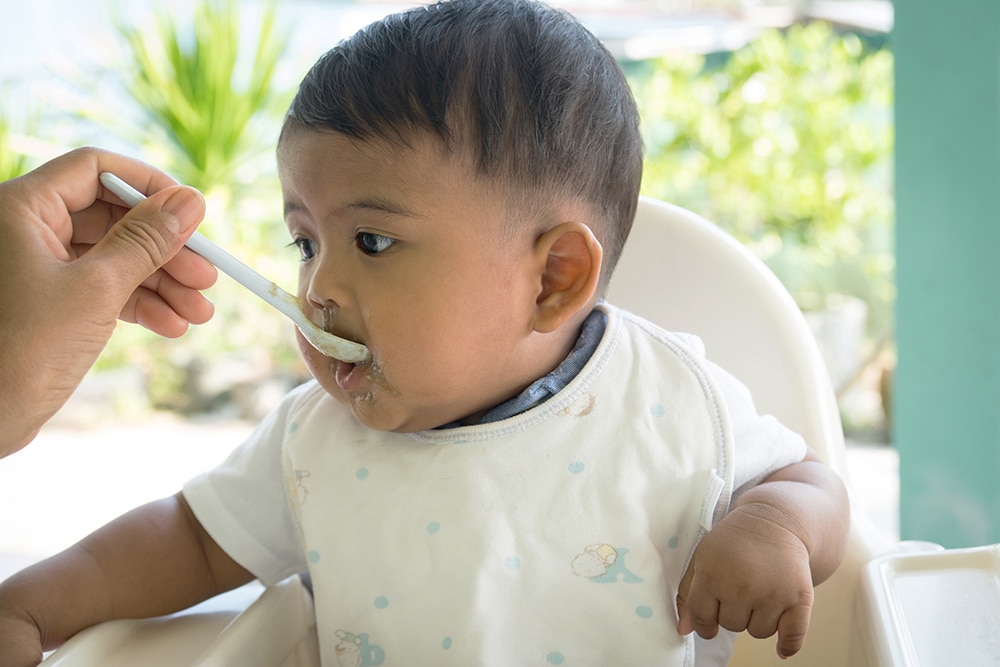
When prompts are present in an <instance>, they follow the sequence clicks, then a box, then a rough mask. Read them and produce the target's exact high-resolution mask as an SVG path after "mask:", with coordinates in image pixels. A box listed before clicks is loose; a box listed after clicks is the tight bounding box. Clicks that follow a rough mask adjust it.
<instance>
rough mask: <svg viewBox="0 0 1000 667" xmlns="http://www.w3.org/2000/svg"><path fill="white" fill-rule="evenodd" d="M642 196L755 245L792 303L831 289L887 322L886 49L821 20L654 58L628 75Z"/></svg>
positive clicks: (817, 303) (890, 294)
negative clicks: (725, 53)
mask: <svg viewBox="0 0 1000 667" xmlns="http://www.w3.org/2000/svg"><path fill="white" fill-rule="evenodd" d="M633 85H634V87H635V90H636V93H637V98H638V100H639V104H640V111H641V113H642V117H643V121H644V133H645V140H646V147H647V155H646V170H645V177H644V181H643V191H644V192H645V193H646V194H649V195H652V196H656V197H660V198H663V199H667V200H669V201H673V202H675V203H678V204H680V205H682V206H685V207H687V208H690V209H692V210H694V211H697V212H698V213H700V214H702V215H704V216H706V217H707V218H709V219H711V220H714V221H715V222H717V223H718V224H719V225H720V226H722V227H723V228H725V229H726V230H727V231H729V232H731V233H732V234H734V235H735V236H736V237H737V238H739V239H741V240H742V241H744V242H745V243H747V244H748V245H749V246H750V247H751V248H752V249H754V250H755V251H756V252H757V253H758V254H759V255H760V256H761V257H762V258H763V259H764V260H765V261H766V262H767V263H768V264H769V265H770V266H771V268H772V269H773V270H774V271H775V273H777V274H778V276H779V278H781V279H782V281H783V282H784V283H785V284H786V286H788V287H789V289H790V290H791V291H792V293H793V295H794V296H795V297H796V299H797V300H798V301H799V303H800V305H801V306H803V307H804V308H810V307H822V306H823V305H824V302H825V301H826V300H827V298H828V297H829V296H830V295H832V294H835V293H843V294H850V295H854V296H857V297H859V298H861V299H863V300H864V301H865V302H866V303H867V304H868V305H869V312H870V322H871V325H872V328H873V330H874V333H875V334H876V335H881V334H882V333H884V332H885V331H887V330H888V329H889V327H890V326H891V324H890V322H889V320H890V317H889V314H890V312H891V305H892V303H893V300H894V297H895V288H894V284H893V277H892V274H893V267H894V263H893V254H892V217H893V204H892V194H891V183H890V181H891V156H892V124H891V104H892V56H891V53H890V52H888V51H887V50H877V51H869V50H866V48H865V46H864V44H863V42H862V41H861V40H860V39H859V38H858V36H856V35H854V34H838V33H836V32H835V31H834V30H832V29H831V28H830V26H828V25H826V24H824V23H813V24H810V25H807V26H801V25H797V26H793V27H792V28H790V29H789V30H787V31H777V30H771V31H767V32H764V33H763V34H762V35H761V36H760V37H759V38H758V39H756V40H755V41H754V42H752V43H751V44H749V45H748V46H747V47H745V48H743V49H740V50H739V51H736V52H735V53H733V54H731V56H730V57H728V58H726V59H725V60H724V61H723V62H722V64H721V65H719V66H716V67H709V66H706V62H705V60H704V59H703V58H700V57H683V58H671V59H669V60H668V59H663V60H660V61H657V62H655V63H653V64H652V65H651V66H650V67H649V68H647V69H646V70H645V71H643V72H641V73H639V74H636V75H635V76H633Z"/></svg>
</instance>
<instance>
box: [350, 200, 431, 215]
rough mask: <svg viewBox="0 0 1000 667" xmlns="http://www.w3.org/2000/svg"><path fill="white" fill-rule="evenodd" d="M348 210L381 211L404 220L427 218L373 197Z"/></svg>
mask: <svg viewBox="0 0 1000 667" xmlns="http://www.w3.org/2000/svg"><path fill="white" fill-rule="evenodd" d="M348 208H353V209H368V210H372V211H381V212H383V213H390V214H392V215H398V216H401V217H404V218H426V217H427V216H425V215H422V214H420V213H416V212H415V211H412V210H410V209H408V208H406V207H405V206H402V205H400V204H398V203H397V202H394V201H392V200H391V199H386V198H385V197H379V196H377V195H376V196H373V197H365V198H363V199H359V200H358V201H356V202H354V203H353V204H351V205H350V206H349V207H348Z"/></svg>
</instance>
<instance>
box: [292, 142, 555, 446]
mask: <svg viewBox="0 0 1000 667" xmlns="http://www.w3.org/2000/svg"><path fill="white" fill-rule="evenodd" d="M278 167H279V174H280V177H281V186H282V192H283V196H284V202H285V221H286V223H287V224H288V229H289V231H290V232H291V235H292V238H293V240H294V241H295V243H296V244H297V245H298V246H299V249H300V250H301V252H302V267H301V271H300V277H299V295H300V296H301V297H302V299H303V302H304V307H305V310H306V313H307V314H308V315H310V317H311V318H312V319H313V321H315V322H316V323H317V324H320V325H323V324H324V322H326V323H327V325H328V327H329V329H330V330H331V331H332V332H333V333H335V334H336V335H338V336H342V337H344V338H348V339H351V340H355V341H358V342H361V343H363V344H365V345H367V346H368V348H369V350H371V353H372V357H373V360H372V362H371V363H366V364H362V365H357V366H355V365H353V364H348V363H345V362H341V361H336V360H334V359H329V358H327V357H324V356H323V355H321V354H320V353H319V352H317V351H316V350H315V349H313V347H312V346H311V345H309V344H308V343H307V342H305V341H304V340H302V339H301V337H300V340H299V347H300V349H301V351H302V354H303V356H304V357H305V360H306V363H307V365H308V366H309V369H310V371H311V372H312V374H313V375H314V376H315V377H316V379H317V380H318V381H319V383H320V384H321V385H322V386H323V387H324V388H325V389H326V390H327V391H328V392H329V393H330V394H332V395H333V396H334V397H335V398H336V399H337V400H339V401H340V402H342V403H343V404H345V405H346V406H348V407H349V408H350V409H351V410H352V411H353V413H354V415H355V417H356V418H357V419H358V420H359V421H360V422H362V423H363V424H365V425H367V426H369V427H371V428H375V429H379V430H388V431H401V432H405V431H416V430H422V429H427V428H433V427H436V426H440V425H442V424H445V423H448V422H451V421H455V420H459V419H465V418H468V417H470V416H473V415H476V414H478V413H481V412H483V411H485V410H487V409H489V408H490V407H492V406H493V405H495V404H497V403H499V402H502V401H503V400H505V399H507V398H509V397H511V396H513V395H515V394H516V393H518V392H519V391H520V390H521V389H523V388H524V387H525V386H527V385H528V384H529V383H530V382H531V381H532V380H534V379H535V376H536V375H538V368H537V367H533V366H537V363H538V362H537V359H532V354H531V350H532V346H533V343H534V342H536V339H537V336H538V335H539V334H536V333H534V332H533V329H532V316H533V314H534V309H533V306H534V304H535V300H536V298H537V296H538V293H539V291H540V289H541V278H540V274H539V273H538V272H539V271H540V269H541V268H543V267H544V258H543V259H542V260H541V264H542V266H539V259H538V257H537V256H536V255H537V253H534V252H533V249H534V245H535V244H534V238H533V234H531V233H527V232H526V233H522V234H519V235H517V240H514V241H511V240H510V238H509V237H507V238H506V240H504V239H505V236H504V235H503V233H502V232H501V230H502V229H503V227H504V225H505V223H506V220H505V213H504V210H503V208H502V207H501V205H500V201H499V200H498V199H497V197H496V196H495V195H492V194H490V193H489V192H488V190H487V189H486V188H485V187H483V186H482V185H481V184H480V183H479V182H478V181H477V180H476V179H475V178H473V176H472V175H471V174H470V173H469V172H468V170H467V169H465V168H464V167H463V166H462V164H461V162H460V161H458V160H456V159H454V158H448V157H447V156H445V155H444V154H443V153H442V151H441V148H440V147H439V146H438V145H437V143H435V142H433V141H431V140H430V139H427V140H426V141H423V142H416V143H414V144H413V146H412V148H407V149H401V148H394V147H390V146H388V145H387V144H384V143H381V142H357V141H352V140H351V139H349V138H347V137H345V136H343V135H340V134H337V133H333V132H330V133H327V132H316V131H311V130H304V129H301V128H296V129H294V130H292V131H290V132H288V133H286V134H285V136H284V138H283V139H282V143H281V146H280V147H279V150H278ZM527 226H528V225H526V227H527ZM324 309H325V311H324Z"/></svg>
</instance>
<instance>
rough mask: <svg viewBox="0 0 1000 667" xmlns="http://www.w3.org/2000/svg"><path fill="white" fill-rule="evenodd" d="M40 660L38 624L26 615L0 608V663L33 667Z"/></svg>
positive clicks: (40, 646)
mask: <svg viewBox="0 0 1000 667" xmlns="http://www.w3.org/2000/svg"><path fill="white" fill-rule="evenodd" d="M41 661H42V641H41V637H40V636H39V633H38V626H36V625H35V623H34V622H33V621H32V620H31V619H30V618H28V617H25V616H21V615H19V614H15V613H13V612H10V611H8V610H6V609H2V608H0V665H3V667H35V665H37V664H38V663H40V662H41Z"/></svg>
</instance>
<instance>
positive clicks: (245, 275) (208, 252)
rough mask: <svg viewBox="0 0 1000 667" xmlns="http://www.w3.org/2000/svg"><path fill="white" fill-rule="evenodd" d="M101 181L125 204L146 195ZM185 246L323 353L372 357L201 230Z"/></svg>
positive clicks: (109, 178) (351, 359)
mask: <svg viewBox="0 0 1000 667" xmlns="http://www.w3.org/2000/svg"><path fill="white" fill-rule="evenodd" d="M101 183H103V184H104V187H106V188H107V189H108V190H110V191H111V192H113V193H115V194H116V195H118V197H119V198H120V199H121V200H122V201H123V202H125V204H126V205H128V206H135V205H136V204H138V203H139V202H141V201H142V200H143V199H145V198H146V196H145V195H144V194H142V193H141V192H139V191H138V190H136V189H135V188H133V187H132V186H131V185H129V184H128V183H126V182H125V181H123V180H122V179H120V178H118V177H117V176H115V175H114V174H112V173H109V172H104V173H102V174H101ZM187 247H189V248H191V249H192V250H194V251H195V252H196V253H198V254H199V255H201V256H202V257H204V258H205V259H207V260H208V261H210V262H211V263H212V264H215V266H217V267H218V268H219V269H220V270H222V271H223V272H224V273H226V274H228V275H229V277H230V278H232V279H233V280H235V281H236V282H238V283H239V284H240V285H243V286H244V287H246V288H247V289H248V290H250V291H251V292H253V293H254V294H256V295H257V296H259V297H260V298H261V299H263V300H264V301H266V302H268V303H269V304H271V305H272V306H274V307H275V308H277V309H278V310H279V311H281V312H282V313H283V314H284V315H286V316H287V317H288V318H289V319H290V320H292V322H294V323H295V326H297V327H298V328H299V331H301V332H302V335H303V336H305V338H306V340H308V341H309V342H310V343H311V344H312V346H313V347H315V348H316V349H317V350H319V351H320V352H322V353H323V354H325V355H326V356H328V357H333V358H335V359H340V360H341V361H346V362H348V363H353V364H357V363H361V362H364V361H368V360H369V359H370V358H371V354H370V353H369V352H368V348H367V347H365V346H364V345H362V344H361V343H355V342H353V341H349V340H345V339H343V338H339V337H337V336H334V335H333V334H331V333H329V332H327V331H324V330H323V329H321V328H320V327H319V326H317V325H316V324H315V323H313V322H312V321H310V320H309V318H307V317H306V316H305V313H303V312H302V309H301V306H300V305H299V301H298V299H296V298H295V297H294V296H292V295H291V294H289V293H288V292H286V291H285V290H283V289H281V288H280V287H278V286H277V285H276V284H275V283H273V282H272V281H270V280H268V279H267V278H265V277H264V276H262V275H260V274H259V273H257V272H256V271H254V270H253V269H251V268H250V267H249V266H247V265H246V264H244V263H243V262H241V261H240V260H238V259H236V258H235V257H233V256H232V255H230V254H229V253H228V252H227V251H225V250H223V249H222V248H221V247H219V246H218V245H216V244H215V243H213V242H212V241H209V240H208V239H207V238H205V237H204V236H202V235H201V234H200V233H198V232H195V233H194V234H193V235H192V236H191V238H190V239H188V242H187Z"/></svg>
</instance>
